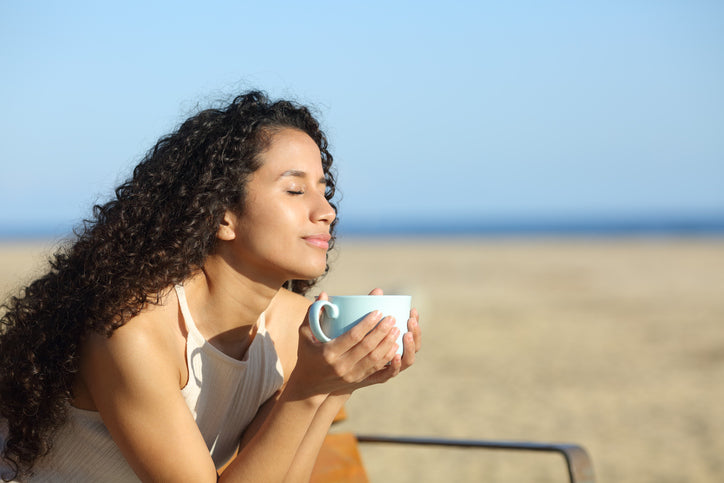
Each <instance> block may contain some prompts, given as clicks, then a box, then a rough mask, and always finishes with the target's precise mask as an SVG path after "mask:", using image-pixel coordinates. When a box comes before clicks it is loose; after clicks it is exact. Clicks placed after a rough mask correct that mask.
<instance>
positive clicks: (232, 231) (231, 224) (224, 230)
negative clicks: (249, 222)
mask: <svg viewBox="0 0 724 483" xmlns="http://www.w3.org/2000/svg"><path fill="white" fill-rule="evenodd" d="M236 222H237V216H236V215H235V214H234V213H232V212H230V211H229V210H226V213H224V217H223V218H222V219H221V222H220V223H219V229H218V230H217V231H216V238H218V239H219V240H223V241H231V240H234V239H236Z"/></svg>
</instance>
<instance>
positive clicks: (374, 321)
mask: <svg viewBox="0 0 724 483" xmlns="http://www.w3.org/2000/svg"><path fill="white" fill-rule="evenodd" d="M390 326H391V325H390V323H389V322H388V321H385V323H384V324H383V323H382V312H380V311H379V310H375V311H373V312H370V313H369V314H367V315H366V316H365V317H364V318H363V319H362V320H361V321H360V322H359V323H358V324H357V325H355V326H354V327H352V328H351V329H350V330H348V331H347V332H345V333H344V334H342V335H340V336H339V337H337V338H336V339H334V340H332V341H331V342H328V344H331V345H333V346H334V347H335V350H336V351H338V353H339V354H343V353H345V352H348V351H350V350H351V349H352V348H354V347H356V346H357V344H359V343H360V342H361V341H362V340H364V339H365V337H366V336H367V335H368V334H369V333H371V332H375V331H376V330H378V329H380V328H387V330H389V328H390ZM378 335H379V334H378ZM382 337H384V334H383V335H379V339H380V340H381V339H382ZM377 342H379V340H378V341H377ZM374 347H376V343H375V345H374V346H371V347H370V350H372V349H373V348H374Z"/></svg>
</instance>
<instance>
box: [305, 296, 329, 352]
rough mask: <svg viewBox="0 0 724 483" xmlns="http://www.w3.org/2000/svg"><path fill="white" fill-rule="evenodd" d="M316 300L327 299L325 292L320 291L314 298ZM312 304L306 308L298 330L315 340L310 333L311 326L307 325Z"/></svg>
mask: <svg viewBox="0 0 724 483" xmlns="http://www.w3.org/2000/svg"><path fill="white" fill-rule="evenodd" d="M318 300H329V297H328V296H327V293H326V292H321V293H320V294H319V295H318V296H317V298H316V299H315V302H316V301H318ZM311 308H312V306H311V304H310V306H309V307H308V308H307V314H306V316H305V317H304V322H302V325H300V326H299V332H300V333H301V334H303V335H304V336H305V337H306V338H308V339H310V340H315V341H316V340H317V338H316V337H314V335H313V334H312V328H311V327H310V326H309V311H310V310H311Z"/></svg>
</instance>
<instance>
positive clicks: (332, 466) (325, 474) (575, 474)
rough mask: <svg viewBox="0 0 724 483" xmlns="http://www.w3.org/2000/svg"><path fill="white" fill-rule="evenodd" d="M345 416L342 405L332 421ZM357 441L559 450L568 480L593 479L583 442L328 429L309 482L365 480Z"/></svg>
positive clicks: (361, 482)
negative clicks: (413, 434) (435, 436)
mask: <svg viewBox="0 0 724 483" xmlns="http://www.w3.org/2000/svg"><path fill="white" fill-rule="evenodd" d="M345 418H346V414H345V412H344V409H343V410H342V411H341V412H340V414H338V415H337V418H336V419H335V421H341V420H343V419H345ZM359 443H376V444H403V445H418V446H439V447H456V448H477V449H481V450H485V449H493V450H510V451H539V452H548V453H559V454H561V455H562V456H563V458H564V459H565V462H566V466H567V468H568V476H569V479H570V481H571V483H594V482H595V477H594V475H593V465H592V464H591V458H590V457H589V456H588V453H587V452H586V450H585V449H583V447H582V446H580V445H577V444H572V443H534V442H523V441H493V440H457V439H443V438H408V437H399V436H370V435H358V434H353V433H349V432H346V433H330V434H328V435H327V437H326V439H325V440H324V444H323V445H322V449H321V450H320V452H319V456H318V458H317V462H316V464H315V466H314V471H313V472H312V478H311V482H312V483H339V482H349V483H368V482H369V479H368V477H367V473H366V472H365V469H364V464H363V463H362V458H361V456H360V453H359V448H358V445H359Z"/></svg>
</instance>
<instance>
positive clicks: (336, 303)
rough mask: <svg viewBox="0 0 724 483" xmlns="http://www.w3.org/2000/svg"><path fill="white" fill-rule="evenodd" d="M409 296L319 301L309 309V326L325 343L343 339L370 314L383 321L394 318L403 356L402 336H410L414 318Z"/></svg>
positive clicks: (362, 296)
mask: <svg viewBox="0 0 724 483" xmlns="http://www.w3.org/2000/svg"><path fill="white" fill-rule="evenodd" d="M411 300H412V297H410V296H409V295H334V296H332V297H330V298H329V301H327V300H317V301H316V302H314V303H313V304H312V306H311V307H310V308H309V326H310V327H311V328H312V333H313V334H314V336H315V337H316V338H317V339H319V340H320V341H322V342H329V341H330V340H332V339H334V338H337V337H339V336H340V335H342V334H344V333H345V332H347V331H348V330H349V329H351V328H352V327H354V326H355V325H357V324H358V323H359V322H360V321H361V320H362V319H364V318H365V316H366V315H367V314H369V313H370V312H374V311H375V310H379V311H380V312H382V315H383V317H387V316H392V317H394V318H395V321H396V322H395V324H396V325H397V328H398V329H400V336H399V337H398V338H397V345H399V348H398V350H397V353H398V354H402V335H403V334H404V333H405V332H407V320H408V319H409V318H410V304H411Z"/></svg>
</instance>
